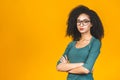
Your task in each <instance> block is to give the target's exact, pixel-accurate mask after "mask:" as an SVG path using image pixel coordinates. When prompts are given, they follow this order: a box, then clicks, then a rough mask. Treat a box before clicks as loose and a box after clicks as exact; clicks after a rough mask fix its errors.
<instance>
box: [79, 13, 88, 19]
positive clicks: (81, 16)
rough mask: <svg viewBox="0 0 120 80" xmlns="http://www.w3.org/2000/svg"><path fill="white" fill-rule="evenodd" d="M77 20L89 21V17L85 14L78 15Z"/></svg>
mask: <svg viewBox="0 0 120 80" xmlns="http://www.w3.org/2000/svg"><path fill="white" fill-rule="evenodd" d="M77 19H79V20H84V19H88V20H90V18H89V15H87V14H85V13H82V14H80V15H79V16H78V18H77Z"/></svg>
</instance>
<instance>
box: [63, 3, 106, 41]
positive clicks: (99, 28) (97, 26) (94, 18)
mask: <svg viewBox="0 0 120 80" xmlns="http://www.w3.org/2000/svg"><path fill="white" fill-rule="evenodd" d="M82 13H85V14H87V15H88V16H89V18H90V20H91V24H92V27H91V28H90V33H91V35H92V36H94V37H95V38H97V39H99V40H100V41H101V39H102V38H103V37H104V29H103V25H102V22H101V20H100V18H99V16H98V15H97V13H96V12H95V11H93V10H91V9H89V8H88V7H86V6H84V5H79V6H77V7H75V8H74V9H73V10H72V11H71V12H70V14H69V17H68V20H67V30H66V35H65V36H69V37H70V36H71V37H72V39H73V40H75V41H76V40H79V39H80V38H81V33H80V32H79V31H78V29H77V24H76V23H77V18H78V16H79V15H80V14H82Z"/></svg>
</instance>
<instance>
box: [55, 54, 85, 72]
mask: <svg viewBox="0 0 120 80" xmlns="http://www.w3.org/2000/svg"><path fill="white" fill-rule="evenodd" d="M60 61H61V63H60V64H58V65H57V67H56V68H57V70H58V71H63V72H65V71H69V70H71V69H73V68H77V67H80V66H82V65H83V64H84V63H68V59H67V56H65V57H62V58H61V59H60Z"/></svg>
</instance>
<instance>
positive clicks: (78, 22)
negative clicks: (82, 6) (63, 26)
mask: <svg viewBox="0 0 120 80" xmlns="http://www.w3.org/2000/svg"><path fill="white" fill-rule="evenodd" d="M89 22H90V20H87V19H84V20H82V21H80V20H77V25H78V26H79V25H81V23H82V25H83V26H87V25H88V24H89Z"/></svg>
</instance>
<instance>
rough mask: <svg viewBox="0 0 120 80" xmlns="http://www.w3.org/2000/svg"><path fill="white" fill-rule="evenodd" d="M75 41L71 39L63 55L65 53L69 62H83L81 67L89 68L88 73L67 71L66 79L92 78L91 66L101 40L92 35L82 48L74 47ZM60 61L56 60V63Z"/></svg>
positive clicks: (84, 79)
mask: <svg viewBox="0 0 120 80" xmlns="http://www.w3.org/2000/svg"><path fill="white" fill-rule="evenodd" d="M75 44H76V41H71V42H70V43H69V44H68V46H67V48H66V50H65V52H64V54H63V56H64V55H67V57H68V60H69V62H70V63H79V62H83V63H84V65H83V67H85V68H87V69H88V70H90V73H88V74H72V73H68V76H67V80H94V78H93V73H92V68H93V66H94V63H95V61H96V59H97V57H98V55H99V53H100V48H101V42H100V41H99V40H98V39H96V38H95V37H93V36H92V39H91V40H90V43H89V44H88V45H86V46H85V47H82V48H76V47H75ZM59 63H60V60H59V61H58V62H57V65H58V64H59Z"/></svg>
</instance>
